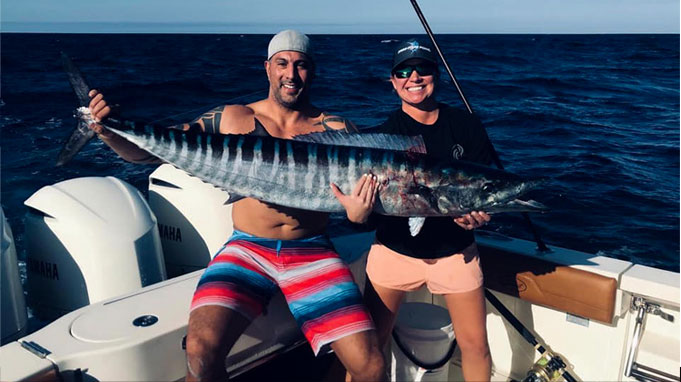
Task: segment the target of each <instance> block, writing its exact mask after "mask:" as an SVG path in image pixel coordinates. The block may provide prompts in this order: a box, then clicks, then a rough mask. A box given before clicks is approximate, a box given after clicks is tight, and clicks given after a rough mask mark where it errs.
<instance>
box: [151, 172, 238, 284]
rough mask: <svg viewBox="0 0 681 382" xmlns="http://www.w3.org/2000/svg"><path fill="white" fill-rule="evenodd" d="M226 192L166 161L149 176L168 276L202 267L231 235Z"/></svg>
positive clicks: (229, 212)
mask: <svg viewBox="0 0 681 382" xmlns="http://www.w3.org/2000/svg"><path fill="white" fill-rule="evenodd" d="M228 199H229V194H228V193H227V192H225V191H224V190H222V189H220V188H216V187H215V186H213V185H211V184H209V183H205V182H203V181H201V180H200V179H199V178H196V177H193V176H191V175H188V174H187V173H186V172H184V171H182V170H179V169H177V168H175V167H173V166H171V165H169V164H164V165H161V166H159V167H158V168H157V169H156V170H155V171H154V172H153V173H151V175H149V206H150V207H151V209H152V210H153V211H154V214H155V215H156V217H157V219H158V229H159V233H160V235H161V243H162V244H163V254H164V256H165V261H166V269H167V270H168V276H169V277H174V276H178V275H181V274H184V273H188V272H191V271H195V270H198V269H201V268H205V267H206V265H208V262H210V260H211V259H212V257H213V256H214V255H215V253H216V252H217V251H218V250H219V249H220V248H221V247H222V245H223V244H224V243H225V242H226V241H227V239H228V238H229V236H230V235H231V234H232V205H231V204H227V200H228Z"/></svg>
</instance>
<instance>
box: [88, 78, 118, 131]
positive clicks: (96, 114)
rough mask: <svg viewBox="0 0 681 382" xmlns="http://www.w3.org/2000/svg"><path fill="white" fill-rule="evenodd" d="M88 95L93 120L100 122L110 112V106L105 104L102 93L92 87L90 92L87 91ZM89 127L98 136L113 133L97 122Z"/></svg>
mask: <svg viewBox="0 0 681 382" xmlns="http://www.w3.org/2000/svg"><path fill="white" fill-rule="evenodd" d="M88 96H90V105H88V107H89V108H90V113H92V117H93V118H94V120H95V121H97V122H101V121H103V120H104V119H106V117H108V116H109V114H111V107H110V106H109V105H107V103H106V100H105V99H104V95H103V94H102V93H100V92H98V91H97V90H96V89H92V90H90V93H88ZM89 127H90V129H92V130H93V131H94V132H95V133H97V135H99V136H100V137H101V136H103V137H105V138H111V137H112V136H113V135H114V134H113V133H112V132H110V131H108V130H106V129H105V128H104V127H103V126H102V125H101V124H99V123H93V124H91V125H90V126H89Z"/></svg>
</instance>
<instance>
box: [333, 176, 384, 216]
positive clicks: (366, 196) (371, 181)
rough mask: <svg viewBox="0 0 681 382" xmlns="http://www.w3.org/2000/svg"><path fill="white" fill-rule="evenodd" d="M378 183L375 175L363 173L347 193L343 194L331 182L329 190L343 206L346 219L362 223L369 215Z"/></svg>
mask: <svg viewBox="0 0 681 382" xmlns="http://www.w3.org/2000/svg"><path fill="white" fill-rule="evenodd" d="M379 185H380V184H379V183H378V181H377V178H376V176H375V175H368V174H364V175H362V178H361V179H360V180H359V181H358V182H357V184H356V185H355V189H354V190H352V193H350V194H349V195H345V194H344V193H343V191H341V190H340V188H338V186H336V185H335V184H334V183H331V191H333V194H334V195H335V196H336V198H337V199H338V201H339V202H340V204H341V205H342V206H343V207H344V208H345V211H346V213H347V215H348V220H350V221H351V222H353V223H356V224H362V223H365V222H366V221H367V219H368V218H369V215H371V210H372V209H373V208H374V203H375V201H376V195H377V194H378V189H379Z"/></svg>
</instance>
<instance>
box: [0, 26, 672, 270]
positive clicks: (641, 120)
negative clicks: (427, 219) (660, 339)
mask: <svg viewBox="0 0 681 382" xmlns="http://www.w3.org/2000/svg"><path fill="white" fill-rule="evenodd" d="M270 37H271V36H269V35H238V34H231V35H230V34H184V35H173V34H14V33H10V34H8V33H3V34H2V36H1V38H2V55H1V56H2V57H1V60H2V61H1V68H2V73H1V74H2V78H1V81H2V82H1V85H2V89H1V90H2V93H1V99H0V131H1V134H2V143H1V145H2V146H1V147H2V158H1V164H2V167H1V175H2V183H1V186H2V190H1V191H2V195H1V200H2V207H3V209H4V211H5V213H6V215H7V217H8V219H9V223H10V225H11V227H12V230H13V232H14V235H15V240H16V242H17V250H18V252H19V257H20V260H21V259H23V258H24V256H25V254H24V248H23V247H24V246H23V244H24V241H25V238H24V236H23V232H24V227H23V219H24V217H23V216H24V214H25V212H26V208H25V207H24V206H23V201H24V200H25V199H26V198H28V197H29V196H30V195H31V194H33V193H34V192H36V191H37V190H38V189H40V188H41V187H42V186H45V185H49V184H53V183H56V182H59V181H62V180H66V179H70V178H74V177H82V176H116V177H118V178H121V179H123V180H125V181H127V182H129V183H131V184H133V185H135V186H137V187H138V188H140V189H141V190H143V191H145V189H146V187H147V181H148V180H147V177H148V175H149V173H151V172H152V171H153V169H154V167H153V166H146V165H136V164H130V163H126V162H124V161H122V160H121V159H119V158H118V157H117V156H116V155H115V154H114V153H113V152H112V151H110V150H109V149H108V148H107V147H106V146H104V145H103V144H102V143H101V142H99V141H93V142H92V143H90V144H89V145H88V146H87V147H86V148H85V149H84V150H83V151H82V152H81V153H80V154H79V155H78V156H77V157H76V158H75V159H74V160H73V161H72V162H71V163H70V164H68V165H67V166H65V167H62V168H57V167H55V166H54V163H55V159H56V157H57V154H58V153H59V150H60V149H61V145H62V142H63V141H64V139H65V138H66V137H67V136H68V135H69V133H70V131H71V130H72V129H73V128H74V127H75V124H76V121H75V120H74V118H73V117H72V115H73V110H74V108H75V107H76V106H77V101H76V98H75V96H74V95H73V92H72V91H71V89H70V87H69V84H68V81H67V79H66V76H65V75H64V73H63V71H62V69H61V64H60V60H59V52H60V51H64V52H66V53H67V54H69V55H70V56H71V57H72V58H73V60H74V61H75V62H76V64H77V65H79V67H80V69H81V71H82V72H83V73H84V75H85V76H86V78H87V79H88V81H89V82H90V84H91V85H92V86H93V87H97V88H99V89H102V90H103V91H104V92H105V94H106V95H107V98H108V99H109V101H110V102H112V103H117V104H120V105H121V112H122V114H123V116H125V117H127V118H130V119H139V120H145V121H150V122H156V123H160V124H163V123H167V124H169V125H170V124H174V123H178V122H186V121H189V120H192V119H193V118H194V117H196V116H197V115H199V114H200V113H201V112H203V111H205V110H208V109H210V108H212V107H214V106H216V105H219V104H224V103H247V102H252V101H255V100H257V99H260V98H264V97H265V96H266V89H267V82H266V77H265V74H264V70H263V60H264V58H265V57H264V56H265V52H266V47H267V43H268V40H269V38H270ZM410 37H414V36H408V35H312V36H311V38H312V41H313V43H314V44H315V45H316V48H317V55H316V60H317V65H318V77H317V78H316V82H315V84H314V85H313V87H314V90H313V95H312V97H313V100H314V102H315V104H317V106H319V107H321V108H322V109H324V110H327V111H331V112H334V113H338V114H342V115H344V116H346V117H349V118H351V119H353V120H354V121H355V122H356V123H357V124H358V125H360V126H361V127H370V126H373V125H376V124H378V123H380V122H381V121H382V120H383V119H384V118H385V117H386V116H387V115H388V113H389V112H390V111H391V110H393V109H395V108H396V107H398V106H399V102H398V99H397V96H396V95H395V94H394V93H393V92H392V91H391V86H390V83H389V82H388V76H389V65H390V59H391V54H392V50H393V48H394V46H395V44H397V43H398V42H399V41H403V40H405V39H407V38H410ZM421 37H425V36H421ZM438 40H439V43H440V45H441V48H442V50H443V52H444V53H445V56H446V58H447V60H448V61H449V63H450V65H451V66H452V69H453V71H454V73H455V75H456V77H457V79H458V80H459V82H460V85H461V87H462V89H463V91H464V93H465V94H466V96H467V98H468V100H469V102H470V104H471V106H472V108H473V109H474V111H475V112H476V113H477V114H478V115H479V116H480V118H481V119H482V121H483V123H484V125H485V127H486V128H487V131H488V134H489V136H490V138H491V140H492V142H493V143H494V145H495V147H496V149H497V151H498V152H499V154H500V156H501V159H502V161H503V163H504V166H505V167H506V169H507V170H509V171H511V172H515V173H517V174H520V175H524V176H533V177H535V176H541V177H547V178H548V179H549V181H548V183H547V184H546V186H545V187H544V188H543V189H541V190H539V191H536V192H535V193H534V194H533V195H532V197H533V198H534V199H536V200H539V201H541V202H542V203H544V204H546V205H548V206H549V207H550V208H551V211H550V212H548V213H545V214H541V215H532V220H533V222H534V223H535V225H536V226H537V228H538V230H539V232H540V234H541V236H542V238H543V239H544V241H545V242H547V243H548V244H550V245H556V246H561V247H567V248H572V249H576V250H580V251H584V252H588V253H593V254H599V255H604V256H609V257H614V258H618V259H624V260H629V261H632V262H635V263H640V264H645V265H649V266H653V267H658V268H663V269H668V270H672V271H676V272H678V271H679V74H680V73H679V35H441V36H438ZM443 74H444V73H443ZM438 97H439V100H440V101H443V102H446V103H449V104H451V105H454V106H458V107H462V108H463V105H462V103H461V101H460V99H459V96H458V94H457V93H456V91H455V89H454V86H453V84H452V83H451V81H450V80H449V79H447V78H446V76H443V83H442V84H441V86H440V93H439V95H438ZM488 228H489V229H492V230H494V231H498V232H501V233H504V234H507V235H511V236H514V237H521V238H527V239H531V237H532V235H531V234H530V232H529V230H528V229H527V226H526V224H525V222H524V221H523V219H522V217H521V216H519V215H518V216H516V215H512V214H505V215H497V216H495V217H494V218H493V221H492V223H491V224H490V225H489V227H488Z"/></svg>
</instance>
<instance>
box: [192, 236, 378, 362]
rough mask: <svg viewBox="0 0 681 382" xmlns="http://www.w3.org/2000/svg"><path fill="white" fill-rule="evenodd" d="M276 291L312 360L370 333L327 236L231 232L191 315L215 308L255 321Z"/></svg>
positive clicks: (201, 285)
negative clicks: (334, 346)
mask: <svg viewBox="0 0 681 382" xmlns="http://www.w3.org/2000/svg"><path fill="white" fill-rule="evenodd" d="M278 289H281V291H282V293H283V294H284V297H285V298H286V301H287V303H288V306H289V309H290V310H291V313H292V314H293V317H294V318H295V319H296V321H297V323H298V326H299V327H300V329H301V330H302V332H303V334H304V335H305V337H306V338H307V340H308V342H309V343H310V346H312V350H313V351H314V353H315V354H319V353H320V351H322V348H324V350H326V347H327V346H328V345H329V344H331V343H332V342H334V341H336V340H338V339H340V338H343V337H345V336H348V335H350V334H354V333H358V332H361V331H365V330H370V329H374V324H373V322H372V321H371V317H370V316H369V313H368V312H367V310H366V308H365V307H364V305H363V304H362V295H361V293H360V291H359V288H358V287H357V284H355V282H354V279H353V277H352V273H350V270H349V269H348V267H347V265H345V263H344V262H343V260H341V258H340V257H339V256H338V254H337V253H336V252H335V251H334V249H333V246H332V244H331V242H330V240H329V239H328V238H327V237H326V236H315V237H311V238H307V239H300V240H276V239H266V238H260V237H256V236H253V235H250V234H247V233H244V232H240V231H237V230H234V234H233V235H232V237H230V239H229V240H228V241H227V243H226V244H225V245H224V246H223V247H222V249H220V251H219V252H218V254H217V255H216V256H215V258H214V259H213V260H212V261H211V262H210V264H208V267H207V268H206V270H205V272H204V273H203V276H201V279H200V280H199V284H198V286H197V288H196V291H195V292H194V298H193V299H192V305H191V310H194V309H197V308H200V307H202V306H208V305H219V306H224V307H226V308H229V309H232V310H234V311H237V312H239V313H241V314H242V315H244V316H245V317H246V318H248V319H250V320H253V319H254V318H255V317H257V316H258V315H259V314H260V313H262V311H263V309H264V307H265V306H266V305H267V303H268V302H269V300H270V298H271V297H272V296H273V295H274V293H276V291H277V290H278Z"/></svg>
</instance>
